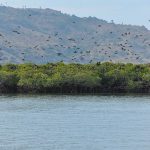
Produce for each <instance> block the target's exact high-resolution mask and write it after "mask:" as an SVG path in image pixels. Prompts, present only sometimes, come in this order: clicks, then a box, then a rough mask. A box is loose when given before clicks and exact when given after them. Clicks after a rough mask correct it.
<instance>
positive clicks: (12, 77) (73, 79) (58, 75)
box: [0, 63, 150, 93]
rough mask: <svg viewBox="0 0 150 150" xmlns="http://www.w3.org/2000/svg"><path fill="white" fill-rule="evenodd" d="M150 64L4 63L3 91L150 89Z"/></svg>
mask: <svg viewBox="0 0 150 150" xmlns="http://www.w3.org/2000/svg"><path fill="white" fill-rule="evenodd" d="M149 91H150V65H149V64H141V65H134V64H113V63H97V64H86V65H81V64H64V63H56V64H53V63H49V64H45V65H35V64H20V65H15V64H7V65H3V66H0V92H1V93H4V92H45V93H100V92H149Z"/></svg>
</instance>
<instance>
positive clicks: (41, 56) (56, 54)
mask: <svg viewBox="0 0 150 150" xmlns="http://www.w3.org/2000/svg"><path fill="white" fill-rule="evenodd" d="M0 20H1V23H0V64H4V63H26V62H33V63H37V64H43V63H47V62H59V61H64V62H66V63H72V62H73V63H95V62H99V61H100V62H104V61H112V62H124V63H126V62H131V63H150V60H149V58H150V31H149V30H148V29H146V28H145V27H144V26H132V25H117V24H114V23H108V22H106V21H104V20H100V19H97V18H93V17H88V18H79V17H76V16H69V15H67V14H63V13H61V12H59V11H55V10H51V9H16V8H11V7H0Z"/></svg>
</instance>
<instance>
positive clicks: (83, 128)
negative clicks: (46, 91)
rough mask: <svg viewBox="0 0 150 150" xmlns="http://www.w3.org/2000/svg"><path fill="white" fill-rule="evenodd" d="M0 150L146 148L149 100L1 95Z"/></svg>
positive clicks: (149, 135)
mask: <svg viewBox="0 0 150 150" xmlns="http://www.w3.org/2000/svg"><path fill="white" fill-rule="evenodd" d="M0 150H150V96H54V95H53V96H52V95H43V96H40V95H37V96H31V95H30V96H25V95H18V96H11V95H5V96H0Z"/></svg>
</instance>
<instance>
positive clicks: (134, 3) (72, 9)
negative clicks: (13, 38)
mask: <svg viewBox="0 0 150 150" xmlns="http://www.w3.org/2000/svg"><path fill="white" fill-rule="evenodd" d="M0 3H1V4H2V5H7V6H12V7H17V8H18V7H19V8H21V7H24V6H26V7H28V8H40V7H42V8H51V9H55V10H59V11H62V12H63V13H68V14H71V15H72V14H74V15H76V16H79V17H88V16H94V17H97V18H99V19H104V20H106V21H108V22H109V21H111V20H114V22H115V23H119V24H120V23H121V24H122V23H123V24H132V25H144V26H146V27H147V28H149V29H150V21H149V20H150V9H149V8H150V0H0Z"/></svg>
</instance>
